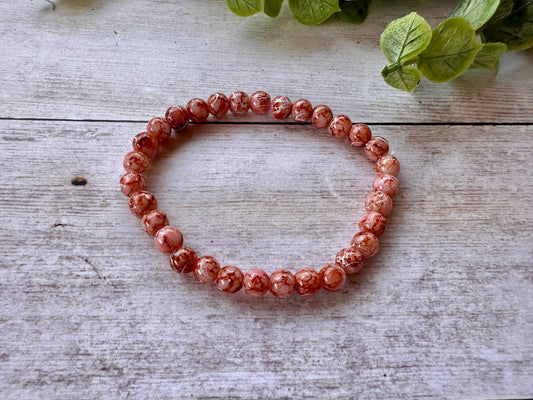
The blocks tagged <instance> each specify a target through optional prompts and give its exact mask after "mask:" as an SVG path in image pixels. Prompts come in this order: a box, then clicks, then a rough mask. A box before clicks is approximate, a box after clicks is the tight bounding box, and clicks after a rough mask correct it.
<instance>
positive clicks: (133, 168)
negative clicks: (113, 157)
mask: <svg viewBox="0 0 533 400" xmlns="http://www.w3.org/2000/svg"><path fill="white" fill-rule="evenodd" d="M122 165H123V166H124V169H125V170H126V171H127V172H134V173H137V174H142V173H143V172H145V171H146V170H147V169H148V167H149V166H150V163H149V162H148V157H147V156H146V154H144V153H141V152H140V151H130V152H129V153H127V154H126V155H125V156H124V161H123V162H122Z"/></svg>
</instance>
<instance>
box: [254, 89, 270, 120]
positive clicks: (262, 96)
mask: <svg viewBox="0 0 533 400" xmlns="http://www.w3.org/2000/svg"><path fill="white" fill-rule="evenodd" d="M270 102H271V99H270V95H269V94H268V93H267V92H263V91H259V92H255V93H254V94H252V95H251V96H250V110H252V112H253V113H254V114H256V115H264V114H266V113H267V112H269V111H270Z"/></svg>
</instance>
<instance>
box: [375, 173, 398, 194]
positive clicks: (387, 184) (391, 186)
mask: <svg viewBox="0 0 533 400" xmlns="http://www.w3.org/2000/svg"><path fill="white" fill-rule="evenodd" d="M372 188H373V189H374V190H375V191H376V192H377V191H380V192H383V193H387V194H388V195H389V196H390V197H394V196H396V193H398V189H399V188H400V182H398V179H396V178H395V177H394V176H393V175H390V174H379V175H378V176H377V177H376V179H374V183H372Z"/></svg>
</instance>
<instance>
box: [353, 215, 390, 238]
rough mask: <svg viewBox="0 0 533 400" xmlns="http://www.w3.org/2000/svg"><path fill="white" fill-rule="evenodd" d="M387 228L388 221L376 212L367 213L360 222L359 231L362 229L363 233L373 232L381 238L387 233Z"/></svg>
mask: <svg viewBox="0 0 533 400" xmlns="http://www.w3.org/2000/svg"><path fill="white" fill-rule="evenodd" d="M386 226H387V220H386V219H385V217H384V216H383V215H381V214H380V213H378V212H375V211H367V212H366V214H365V215H363V217H362V218H361V220H360V221H359V229H361V230H362V231H363V232H364V231H367V232H372V233H373V234H374V235H376V236H379V235H381V234H382V233H383V232H385V227H386Z"/></svg>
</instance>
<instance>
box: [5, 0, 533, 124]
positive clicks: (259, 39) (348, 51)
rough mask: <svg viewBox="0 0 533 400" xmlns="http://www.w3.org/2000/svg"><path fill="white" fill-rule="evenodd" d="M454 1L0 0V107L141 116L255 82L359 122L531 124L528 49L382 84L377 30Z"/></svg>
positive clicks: (430, 15)
mask: <svg viewBox="0 0 533 400" xmlns="http://www.w3.org/2000/svg"><path fill="white" fill-rule="evenodd" d="M455 4H456V1H451V0H450V1H438V2H437V1H434V2H423V1H403V2H394V3H391V2H387V1H374V2H373V6H372V10H371V12H370V15H369V18H368V20H367V21H366V22H365V23H364V24H362V25H360V26H352V25H349V24H346V23H344V22H342V21H339V20H332V21H330V22H327V23H325V24H324V25H322V26H320V27H307V26H303V25H301V24H298V23H296V21H295V20H294V19H293V18H292V16H291V15H290V12H289V10H288V6H286V7H285V8H284V9H283V12H282V15H281V16H280V17H279V18H278V19H270V18H268V17H266V16H255V17H251V18H247V19H244V18H238V17H236V16H234V15H232V14H231V13H230V11H229V10H227V8H226V6H225V5H224V3H223V2H222V1H217V2H213V1H208V0H203V1H201V0H195V1H170V2H169V1H164V0H157V1H156V0H154V1H150V2H148V3H147V2H146V1H141V0H114V1H96V0H93V1H87V0H86V1H83V0H78V1H76V0H68V1H67V0H65V1H58V2H57V5H58V7H57V10H56V11H55V12H52V11H51V7H50V5H49V4H48V3H46V2H45V1H44V0H34V1H33V2H30V1H24V2H20V1H14V0H8V1H2V2H0V32H1V34H0V54H2V62H1V63H0V76H2V85H0V117H16V118H26V117H37V118H74V119H87V118H88V119H113V120H115V119H118V120H124V119H127V120H144V119H146V118H147V117H148V116H150V115H154V114H156V113H159V112H160V110H161V109H162V108H164V107H167V106H168V105H169V104H173V103H184V102H186V101H187V100H188V99H190V98H192V97H199V96H200V97H204V98H205V97H207V96H209V95H210V94H211V93H212V92H214V91H217V90H218V91H222V92H226V93H230V92H231V91H233V90H236V89H240V90H245V91H248V92H250V93H251V92H253V91H255V90H258V89H261V90H266V91H268V92H270V93H272V94H286V95H288V96H289V97H291V98H293V99H294V100H296V99H297V98H299V97H304V98H308V99H309V100H310V101H311V102H313V103H315V104H316V103H326V104H328V105H330V106H331V107H332V108H333V109H334V110H335V112H338V113H342V112H344V113H348V114H349V115H353V116H354V117H356V119H357V120H360V121H367V122H447V123H448V122H532V115H533V75H532V70H533V69H532V68H531V62H532V53H531V52H519V53H511V54H507V55H506V56H505V57H504V58H503V60H502V62H501V69H500V71H499V73H498V74H497V75H495V74H494V73H492V72H487V71H470V72H469V73H468V74H467V76H465V77H462V78H459V79H457V80H455V81H454V82H453V83H450V84H444V85H436V84H431V83H428V82H425V83H423V84H422V86H421V87H420V89H419V90H418V91H417V92H416V93H415V94H412V95H410V94H406V93H403V92H399V91H396V90H393V89H391V88H389V87H388V86H387V85H386V84H385V83H384V82H383V80H382V78H381V76H380V71H381V69H382V68H383V67H384V65H385V58H384V56H383V55H382V54H381V51H380V49H379V35H380V33H381V32H382V31H383V29H384V28H385V26H386V25H387V23H389V22H390V21H391V20H392V19H394V18H398V17H400V16H403V15H405V14H407V13H408V12H410V11H412V10H418V11H419V12H420V14H422V15H424V16H426V17H427V19H428V20H429V21H430V23H431V24H432V25H436V24H437V23H438V22H439V21H441V20H442V19H443V18H445V16H446V15H447V13H449V11H450V10H451V9H453V8H454V6H455Z"/></svg>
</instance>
